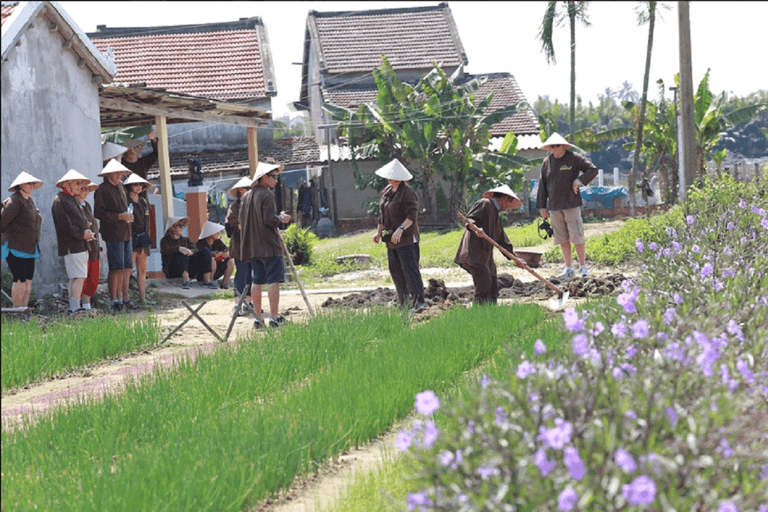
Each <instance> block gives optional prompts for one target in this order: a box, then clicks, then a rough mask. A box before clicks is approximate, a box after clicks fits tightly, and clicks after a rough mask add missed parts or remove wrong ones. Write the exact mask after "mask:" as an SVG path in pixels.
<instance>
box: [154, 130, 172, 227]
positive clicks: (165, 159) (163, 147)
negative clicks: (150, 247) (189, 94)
mask: <svg viewBox="0 0 768 512" xmlns="http://www.w3.org/2000/svg"><path fill="white" fill-rule="evenodd" d="M155 129H156V130H157V131H156V135H157V166H158V167H159V169H160V176H159V178H160V195H161V197H162V203H163V227H162V229H163V230H165V223H166V222H167V221H168V219H170V218H171V217H173V187H172V186H171V157H170V155H169V154H168V123H167V122H166V119H165V116H157V117H155ZM163 236H165V231H163Z"/></svg>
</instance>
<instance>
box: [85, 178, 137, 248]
mask: <svg viewBox="0 0 768 512" xmlns="http://www.w3.org/2000/svg"><path fill="white" fill-rule="evenodd" d="M127 211H128V196H127V195H126V194H125V187H124V186H123V184H122V183H118V184H117V185H113V184H112V183H111V182H110V181H109V179H107V178H104V183H102V184H101V185H99V188H97V189H96V193H95V194H94V196H93V214H94V215H95V216H96V218H97V219H99V220H100V221H101V237H102V238H103V239H104V241H105V242H127V241H129V240H130V239H131V225H130V224H129V223H128V222H126V221H124V220H120V219H118V218H117V216H118V215H120V214H121V213H126V212H127Z"/></svg>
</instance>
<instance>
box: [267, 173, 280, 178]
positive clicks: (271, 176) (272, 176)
mask: <svg viewBox="0 0 768 512" xmlns="http://www.w3.org/2000/svg"><path fill="white" fill-rule="evenodd" d="M267 176H269V177H270V178H274V179H277V176H278V175H277V174H267Z"/></svg>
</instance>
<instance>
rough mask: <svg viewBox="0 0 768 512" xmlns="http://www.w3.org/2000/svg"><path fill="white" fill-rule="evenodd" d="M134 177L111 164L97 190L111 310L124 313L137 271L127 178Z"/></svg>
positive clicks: (127, 171)
mask: <svg viewBox="0 0 768 512" xmlns="http://www.w3.org/2000/svg"><path fill="white" fill-rule="evenodd" d="M129 174H131V171H130V170H128V169H126V168H125V166H123V165H122V164H121V163H120V162H118V161H117V160H110V161H109V163H107V165H106V166H105V167H104V169H102V171H101V172H100V173H99V176H101V177H103V178H104V182H103V183H102V184H101V185H99V188H98V189H96V194H95V195H94V198H93V202H94V207H93V213H94V215H95V216H96V218H97V219H99V221H100V222H101V236H102V238H103V239H104V242H105V244H106V246H107V263H108V265H109V272H108V274H107V287H108V288H109V299H110V302H111V305H110V307H111V308H112V309H113V310H114V311H122V309H123V307H124V305H125V304H127V303H128V285H129V281H130V278H131V271H132V269H133V256H132V253H133V247H132V244H131V236H132V235H131V223H132V222H133V214H132V213H129V210H128V195H127V194H126V193H125V187H123V181H122V180H123V178H124V177H125V176H128V175H129Z"/></svg>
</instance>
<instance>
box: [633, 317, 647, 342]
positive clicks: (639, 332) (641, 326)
mask: <svg viewBox="0 0 768 512" xmlns="http://www.w3.org/2000/svg"><path fill="white" fill-rule="evenodd" d="M648 330H649V326H648V322H646V321H645V320H638V321H637V322H635V324H634V325H633V326H632V336H634V337H635V338H640V339H643V338H646V337H648Z"/></svg>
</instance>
